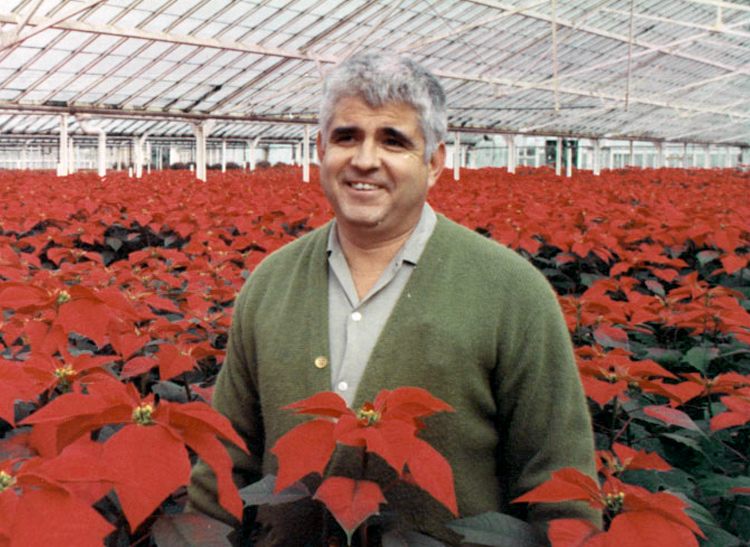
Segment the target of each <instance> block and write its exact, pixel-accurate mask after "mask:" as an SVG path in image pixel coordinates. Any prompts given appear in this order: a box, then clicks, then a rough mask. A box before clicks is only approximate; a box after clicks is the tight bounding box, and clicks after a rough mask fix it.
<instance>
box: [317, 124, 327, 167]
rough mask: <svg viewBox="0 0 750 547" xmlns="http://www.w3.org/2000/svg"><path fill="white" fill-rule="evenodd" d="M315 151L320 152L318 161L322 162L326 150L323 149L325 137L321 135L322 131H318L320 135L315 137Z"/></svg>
mask: <svg viewBox="0 0 750 547" xmlns="http://www.w3.org/2000/svg"><path fill="white" fill-rule="evenodd" d="M315 151H316V152H317V154H318V161H319V162H321V163H322V162H323V154H324V153H325V150H323V137H322V136H321V133H320V131H318V136H317V137H315Z"/></svg>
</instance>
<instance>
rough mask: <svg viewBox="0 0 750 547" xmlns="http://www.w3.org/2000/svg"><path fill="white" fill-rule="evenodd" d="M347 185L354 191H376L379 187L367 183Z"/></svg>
mask: <svg viewBox="0 0 750 547" xmlns="http://www.w3.org/2000/svg"><path fill="white" fill-rule="evenodd" d="M348 184H349V186H351V187H352V188H354V189H355V190H378V189H380V186H378V185H376V184H370V183H367V182H350V183H348Z"/></svg>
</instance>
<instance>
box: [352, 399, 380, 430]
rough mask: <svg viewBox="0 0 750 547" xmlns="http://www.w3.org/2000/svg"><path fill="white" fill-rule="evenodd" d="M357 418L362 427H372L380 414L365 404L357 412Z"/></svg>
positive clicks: (370, 405)
mask: <svg viewBox="0 0 750 547" xmlns="http://www.w3.org/2000/svg"><path fill="white" fill-rule="evenodd" d="M357 418H358V419H359V420H360V421H361V422H362V423H363V424H364V425H373V424H375V422H377V421H378V420H379V419H380V413H379V412H377V411H376V410H375V408H374V407H373V406H372V404H371V403H366V404H365V405H364V406H363V407H362V408H360V409H359V411H358V412H357Z"/></svg>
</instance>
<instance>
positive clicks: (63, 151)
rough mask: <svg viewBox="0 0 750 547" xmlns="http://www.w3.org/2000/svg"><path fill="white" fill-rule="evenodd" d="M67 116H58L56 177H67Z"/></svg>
mask: <svg viewBox="0 0 750 547" xmlns="http://www.w3.org/2000/svg"><path fill="white" fill-rule="evenodd" d="M68 158H69V152H68V115H67V114H62V115H61V116H60V152H59V158H58V159H59V161H58V162H57V176H58V177H67V176H68V173H69V167H68Z"/></svg>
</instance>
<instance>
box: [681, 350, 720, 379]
mask: <svg viewBox="0 0 750 547" xmlns="http://www.w3.org/2000/svg"><path fill="white" fill-rule="evenodd" d="M718 356H719V349H718V348H707V347H705V346H698V347H694V348H692V349H691V350H690V351H688V352H687V353H686V354H685V357H684V359H683V361H685V362H686V363H687V364H689V365H690V366H691V367H693V368H694V369H696V370H698V371H700V372H702V373H703V374H707V373H708V364H709V363H710V362H711V361H713V360H714V359H716V358H717V357H718Z"/></svg>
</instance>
